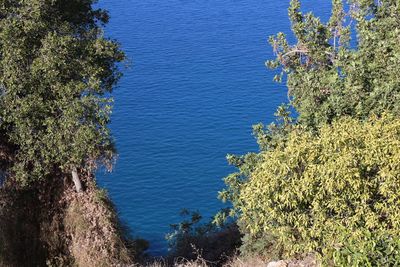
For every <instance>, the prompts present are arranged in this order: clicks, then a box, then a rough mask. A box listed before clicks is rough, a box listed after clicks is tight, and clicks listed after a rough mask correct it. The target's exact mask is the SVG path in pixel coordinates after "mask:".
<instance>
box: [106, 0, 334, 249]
mask: <svg viewBox="0 0 400 267" xmlns="http://www.w3.org/2000/svg"><path fill="white" fill-rule="evenodd" d="M303 2H305V3H304V4H305V9H306V10H313V11H315V13H316V14H318V15H321V16H323V17H327V15H328V14H329V10H330V7H331V4H330V1H328V0H307V1H303ZM98 5H99V6H100V7H102V8H105V9H107V10H109V12H110V15H111V21H110V23H109V25H107V27H106V35H107V36H109V37H110V38H113V39H116V40H118V41H119V42H120V43H121V45H122V48H123V50H125V52H126V54H127V56H128V58H129V60H130V61H131V64H130V67H129V68H123V72H124V77H123V78H122V79H121V82H120V83H119V86H118V87H117V88H116V90H115V91H114V97H115V107H114V113H113V116H112V123H111V129H112V131H113V134H114V137H115V140H116V144H117V149H118V154H119V157H118V160H117V163H116V165H115V169H114V172H113V173H111V174H104V173H99V182H100V184H101V185H102V186H104V187H105V188H107V189H108V191H109V193H110V196H111V198H112V199H113V201H114V202H115V204H116V206H117V208H118V210H119V212H120V215H121V218H122V219H123V220H124V221H125V222H126V223H127V224H128V225H129V226H130V228H131V229H132V230H133V232H134V234H135V235H138V236H140V237H142V238H145V239H147V240H149V241H150V242H151V250H150V252H151V253H153V254H155V255H161V254H164V253H165V252H166V249H167V244H166V241H165V239H164V236H165V234H166V233H167V232H168V231H169V225H170V224H172V223H177V222H179V221H180V217H179V211H180V210H181V209H182V208H188V209H192V210H198V211H200V212H201V214H202V215H204V217H206V218H208V217H210V216H211V215H212V214H214V213H215V212H216V211H218V209H219V208H221V207H224V205H223V204H222V203H221V202H220V201H219V200H218V199H217V194H218V191H219V190H221V189H222V188H223V187H224V183H223V181H222V178H223V177H224V176H226V175H227V174H229V173H231V172H233V171H234V169H233V168H232V167H230V166H228V164H227V163H226V159H225V156H226V154H227V153H233V154H244V153H246V152H250V151H257V144H256V142H255V140H254V138H253V137H252V135H251V132H252V130H251V129H252V125H253V124H256V123H258V122H264V123H270V122H271V121H272V120H273V114H274V112H275V110H276V108H277V106H278V105H280V104H281V103H285V102H287V96H286V90H285V87H284V85H281V84H276V83H274V82H273V81H272V78H273V76H274V74H275V73H274V72H272V71H269V70H267V69H266V67H265V66H264V62H265V61H266V60H267V59H271V58H273V54H272V49H271V48H270V46H269V45H268V43H267V40H268V36H270V35H272V34H275V33H277V32H279V31H283V32H287V33H289V32H290V23H289V20H288V17H287V7H288V5H289V0H275V1H274V0H247V1H239V0H213V1H211V0H190V1H189V0H168V1H159V0H144V1H135V0H118V1H115V0H101V1H100V2H99V3H98Z"/></svg>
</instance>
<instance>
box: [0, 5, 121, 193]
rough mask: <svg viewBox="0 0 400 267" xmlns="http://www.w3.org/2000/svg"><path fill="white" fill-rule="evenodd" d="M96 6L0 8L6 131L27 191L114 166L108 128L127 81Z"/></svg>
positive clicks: (1, 109) (0, 118)
mask: <svg viewBox="0 0 400 267" xmlns="http://www.w3.org/2000/svg"><path fill="white" fill-rule="evenodd" d="M95 2H96V1H95V0H84V1H81V0H29V1H9V0H0V88H1V96H0V128H1V131H2V132H5V134H6V138H7V139H8V141H9V142H10V143H11V144H12V145H13V146H14V147H15V155H14V160H13V164H12V165H13V166H12V168H11V171H12V173H13V174H14V176H15V177H16V179H18V181H19V182H21V184H24V185H26V184H29V183H31V182H33V181H36V180H40V179H43V177H46V175H48V174H50V173H54V171H55V170H56V171H59V170H61V171H62V172H64V173H70V174H72V178H73V181H74V182H75V186H76V190H77V191H81V190H82V185H81V183H80V179H79V177H78V173H79V171H80V170H83V169H84V170H86V171H91V170H93V168H95V167H96V165H97V164H98V163H101V164H106V165H107V166H110V163H111V160H112V158H113V152H114V146H113V142H112V139H111V137H110V131H109V129H108V127H107V124H108V122H109V116H110V113H111V104H112V99H111V98H110V97H109V94H108V93H110V92H111V90H112V88H113V86H114V85H115V83H116V82H117V81H118V78H119V77H120V72H119V71H118V70H117V68H116V63H117V62H120V61H122V60H123V59H124V54H123V53H122V52H121V51H120V49H119V46H118V44H117V43H115V42H114V41H112V40H109V39H107V38H105V37H104V36H103V32H102V25H103V24H105V23H107V21H108V15H107V13H106V12H104V11H103V10H100V9H93V7H92V5H93V4H94V3H95Z"/></svg>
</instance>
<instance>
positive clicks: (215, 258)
mask: <svg viewBox="0 0 400 267" xmlns="http://www.w3.org/2000/svg"><path fill="white" fill-rule="evenodd" d="M181 216H182V217H183V218H184V219H183V221H182V222H180V223H178V224H173V225H171V230H172V231H171V233H169V234H168V235H167V240H168V241H169V247H170V253H169V257H170V259H172V262H174V261H176V259H185V260H198V259H199V258H201V259H202V260H204V261H205V262H207V263H208V265H209V266H221V265H222V264H223V263H224V262H226V261H227V260H229V259H230V258H231V257H232V256H233V255H234V254H235V253H236V251H237V248H238V247H239V246H240V244H241V241H240V237H241V235H240V232H239V230H238V227H237V225H236V224H235V223H233V222H230V223H225V224H223V225H216V224H214V223H213V222H203V218H202V216H201V215H200V214H199V213H198V212H190V211H188V210H186V209H184V210H182V212H181Z"/></svg>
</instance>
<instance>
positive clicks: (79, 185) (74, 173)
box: [72, 167, 82, 193]
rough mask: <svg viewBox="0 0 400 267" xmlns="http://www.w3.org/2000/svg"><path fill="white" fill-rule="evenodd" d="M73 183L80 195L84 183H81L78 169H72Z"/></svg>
mask: <svg viewBox="0 0 400 267" xmlns="http://www.w3.org/2000/svg"><path fill="white" fill-rule="evenodd" d="M72 181H73V182H74V184H75V189H76V192H78V193H80V192H82V183H81V180H80V179H79V176H78V171H77V169H76V167H73V168H72Z"/></svg>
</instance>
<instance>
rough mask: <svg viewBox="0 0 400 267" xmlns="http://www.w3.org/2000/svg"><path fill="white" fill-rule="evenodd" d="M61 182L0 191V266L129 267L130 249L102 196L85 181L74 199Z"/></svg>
mask: <svg viewBox="0 0 400 267" xmlns="http://www.w3.org/2000/svg"><path fill="white" fill-rule="evenodd" d="M82 176H84V175H83V174H82ZM62 177H63V176H62V175H54V177H52V178H51V179H46V180H47V182H46V183H41V184H37V185H35V186H31V187H29V188H21V187H18V186H17V185H16V184H14V183H13V182H12V181H11V180H8V181H7V183H6V184H5V185H4V186H3V188H1V189H0V266H7V267H8V266H10V267H13V266H18V267H24V266H46V265H48V266H83V267H86V266H88V267H89V266H118V265H129V264H131V262H132V259H133V258H134V257H135V255H134V253H133V251H134V250H135V249H134V243H133V242H132V241H129V240H126V239H125V235H124V234H123V232H122V228H121V227H120V223H119V221H118V218H117V215H116V212H115V209H114V208H113V206H112V204H111V202H110V201H109V199H108V197H107V195H106V194H105V193H104V191H102V190H100V189H99V188H98V187H97V186H96V185H95V183H94V182H93V179H92V178H91V177H89V176H86V179H84V182H85V185H86V190H85V192H84V193H81V194H77V193H75V191H74V190H73V187H72V184H71V182H70V181H69V179H67V178H62ZM128 247H129V248H128Z"/></svg>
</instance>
